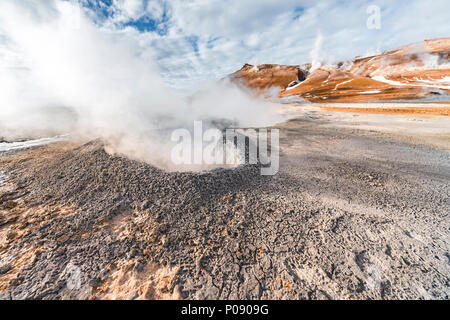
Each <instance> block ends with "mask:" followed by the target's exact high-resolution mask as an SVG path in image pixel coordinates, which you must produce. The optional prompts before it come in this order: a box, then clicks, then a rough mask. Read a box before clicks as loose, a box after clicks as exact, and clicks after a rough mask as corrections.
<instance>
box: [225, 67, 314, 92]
mask: <svg viewBox="0 0 450 320" xmlns="http://www.w3.org/2000/svg"><path fill="white" fill-rule="evenodd" d="M306 74H307V72H306V70H302V69H300V66H284V65H278V64H260V65H257V66H253V65H250V64H245V65H244V66H243V67H242V68H241V69H240V70H238V71H236V72H235V73H233V74H232V75H231V78H232V79H234V80H236V81H237V82H239V83H242V84H244V85H246V86H247V87H249V88H252V89H255V90H264V89H268V88H271V87H276V88H279V89H285V88H286V87H287V86H288V85H289V84H290V83H291V82H293V81H297V80H299V81H303V80H305V79H306Z"/></svg>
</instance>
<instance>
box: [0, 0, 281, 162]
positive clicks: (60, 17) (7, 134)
mask: <svg viewBox="0 0 450 320" xmlns="http://www.w3.org/2000/svg"><path fill="white" fill-rule="evenodd" d="M0 61H2V63H1V64H0V137H4V138H19V137H28V138H32V137H39V136H46V135H51V134H61V133H71V134H72V135H77V136H80V137H82V138H89V139H91V138H92V139H94V138H103V139H104V140H105V141H107V142H108V143H109V144H110V146H111V148H112V150H114V151H116V152H119V153H123V154H126V155H128V156H131V157H133V158H138V159H143V160H147V161H149V162H152V163H155V162H158V163H157V164H160V163H162V162H164V161H165V159H164V158H165V156H166V155H168V154H169V153H170V152H169V151H168V150H167V149H168V147H167V145H166V143H167V142H168V138H167V137H168V136H169V134H168V131H169V130H170V129H174V128H179V127H187V128H189V127H191V126H192V124H193V121H194V120H202V119H208V120H212V119H214V120H223V119H226V120H231V121H234V122H235V123H236V124H238V125H241V126H264V125H269V124H273V123H275V122H277V120H278V119H279V118H278V117H277V115H276V113H275V110H274V109H273V106H272V105H271V104H269V103H268V102H264V101H262V100H258V99H257V98H255V97H253V96H251V95H250V94H247V93H245V92H243V91H242V90H240V89H238V88H236V87H235V86H234V85H232V84H230V83H227V82H225V81H222V82H220V83H218V84H216V85H213V86H212V87H211V88H203V93H201V94H198V95H197V96H194V97H191V99H190V100H187V99H183V98H182V97H180V96H178V95H176V94H174V93H173V92H172V90H170V89H168V88H167V87H165V85H164V83H163V81H162V80H161V78H160V76H159V74H158V69H157V66H156V65H155V64H154V62H153V61H154V59H153V58H152V51H151V48H148V47H145V46H142V45H141V44H140V42H139V37H137V36H136V34H134V33H130V32H123V31H120V30H117V31H112V30H105V29H102V28H100V27H99V26H97V25H96V24H94V23H93V22H92V21H91V20H90V19H89V18H87V17H86V16H85V15H84V12H83V10H82V9H80V7H79V6H78V5H77V4H74V3H71V2H68V1H60V0H54V1H38V0H24V1H14V0H12V1H9V0H2V1H1V2H0ZM155 150H158V152H157V153H156V152H155ZM155 154H158V156H155Z"/></svg>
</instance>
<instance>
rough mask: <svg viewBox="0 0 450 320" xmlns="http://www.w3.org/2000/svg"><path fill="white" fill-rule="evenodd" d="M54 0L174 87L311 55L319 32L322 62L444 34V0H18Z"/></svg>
mask: <svg viewBox="0 0 450 320" xmlns="http://www.w3.org/2000/svg"><path fill="white" fill-rule="evenodd" d="M6 1H9V0H6ZM61 1H66V2H70V3H72V4H74V5H81V7H82V14H83V15H84V16H86V17H87V18H88V19H89V20H90V21H91V22H92V23H93V24H95V26H96V27H97V28H98V29H99V30H102V31H103V32H108V33H116V34H120V35H122V36H124V37H127V38H128V39H129V40H130V41H133V42H134V43H137V44H138V46H139V48H140V49H139V50H138V52H136V54H143V53H145V54H148V55H151V56H152V57H153V59H154V61H155V63H156V65H157V66H158V69H159V73H160V74H161V76H162V77H163V79H164V80H165V82H166V83H167V84H169V85H170V86H174V87H177V88H181V89H186V88H189V87H191V86H194V85H195V86H198V85H199V84H203V83H208V82H211V81H213V80H215V79H218V78H221V77H223V76H225V75H227V74H229V73H231V72H233V71H235V70H237V69H239V68H240V67H241V66H242V65H243V64H245V63H251V64H261V63H279V64H303V63H307V62H311V50H312V49H313V47H314V43H315V40H316V39H317V37H318V35H319V34H321V36H322V38H323V42H322V46H321V48H320V50H319V55H320V59H321V61H323V62H324V63H329V64H332V63H336V62H338V61H340V60H344V59H351V58H353V57H354V56H357V55H365V54H373V53H377V52H380V51H381V50H385V49H391V48H395V47H398V46H401V45H404V44H407V43H411V42H417V41H421V40H424V39H430V38H437V37H448V36H450V24H449V23H448V12H450V2H449V1H448V0H434V1H423V0H411V1H406V0H398V1H390V0H389V1H388V0H378V1H364V0H337V1H331V0H322V1H312V0H311V1H310V0H304V1H302V0H295V1H293V0H285V1H282V2H280V1H275V0H251V1H243V0H227V1H223V0H220V1H219V0H47V1H38V0H23V1H21V2H22V3H25V5H27V3H28V4H29V5H30V6H42V7H43V6H46V5H47V4H48V5H49V6H51V5H52V4H54V3H58V2H61ZM43 3H46V4H43ZM370 5H376V6H378V7H379V8H380V12H381V20H380V22H381V25H380V26H381V28H380V29H368V28H367V24H366V22H367V19H368V17H369V15H368V13H367V8H368V7H369V6H370ZM0 48H1V42H0Z"/></svg>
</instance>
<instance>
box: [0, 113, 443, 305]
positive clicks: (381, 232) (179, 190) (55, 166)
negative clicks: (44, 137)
mask: <svg viewBox="0 0 450 320" xmlns="http://www.w3.org/2000/svg"><path fill="white" fill-rule="evenodd" d="M278 127H279V128H280V129H281V131H280V145H281V146H280V148H281V159H280V170H279V172H278V174H277V175H275V176H261V175H260V170H259V168H258V167H257V166H240V167H237V168H234V169H216V170H213V171H209V172H205V173H187V172H186V173H168V172H163V171H161V170H159V169H157V168H154V167H152V166H150V165H148V164H145V163H140V162H136V161H131V160H128V159H125V158H122V157H118V156H110V155H108V154H107V153H106V152H105V151H104V150H103V146H102V144H101V143H100V142H99V141H92V142H89V143H87V144H82V145H80V144H75V143H68V142H65V143H57V144H53V145H48V146H42V147H37V148H33V149H29V150H25V151H18V152H15V153H13V154H9V155H4V156H3V157H2V158H0V172H3V176H2V175H0V179H3V183H1V182H0V297H2V298H3V299H405V298H406V299H416V298H424V299H448V298H449V293H450V283H449V277H450V265H449V264H450V252H449V250H450V241H449V239H450V237H449V235H450V231H449V227H450V225H449V224H450V218H449V213H450V197H449V196H450V152H449V151H447V150H440V149H435V148H431V147H428V146H424V145H413V144H410V143H407V142H405V141H400V140H396V139H395V138H393V137H389V136H388V135H385V134H380V133H376V132H370V131H358V130H350V129H345V128H333V127H331V126H329V125H327V124H326V123H323V122H321V121H320V120H314V121H307V120H304V119H294V120H291V121H288V122H286V123H284V124H281V125H279V126H278ZM5 174H6V175H7V176H5ZM1 177H3V178H1Z"/></svg>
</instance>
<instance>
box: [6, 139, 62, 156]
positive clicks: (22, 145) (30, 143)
mask: <svg viewBox="0 0 450 320" xmlns="http://www.w3.org/2000/svg"><path fill="white" fill-rule="evenodd" d="M66 137H67V135H63V136H56V137H50V138H41V139H35V140H26V141H14V142H2V143H0V152H6V151H13V150H21V149H26V148H31V147H37V146H42V145H46V144H50V143H54V142H58V141H63V140H65V138H66Z"/></svg>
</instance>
